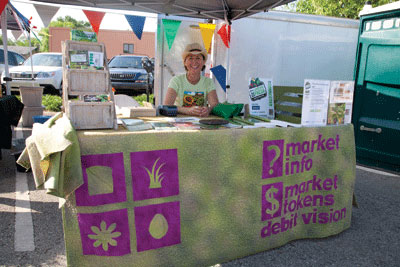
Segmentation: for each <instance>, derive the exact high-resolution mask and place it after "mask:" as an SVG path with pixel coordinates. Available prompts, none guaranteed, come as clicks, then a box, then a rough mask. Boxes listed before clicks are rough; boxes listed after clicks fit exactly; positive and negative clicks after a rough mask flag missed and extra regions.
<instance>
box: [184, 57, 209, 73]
mask: <svg viewBox="0 0 400 267" xmlns="http://www.w3.org/2000/svg"><path fill="white" fill-rule="evenodd" d="M201 56H202V57H203V60H205V58H204V56H203V55H201ZM185 60H186V58H185ZM185 60H184V61H183V66H184V67H185V71H188V69H187V68H186V66H185ZM205 68H206V64H205V62H204V65H203V67H202V68H201V71H203V70H204V69H205Z"/></svg>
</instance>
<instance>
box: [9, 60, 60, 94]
mask: <svg viewBox="0 0 400 267" xmlns="http://www.w3.org/2000/svg"><path fill="white" fill-rule="evenodd" d="M31 60H32V62H33V78H34V79H33V80H32V69H31ZM9 72H10V78H11V79H12V81H11V82H9V85H10V88H11V91H19V87H20V86H27V85H30V84H32V85H34V84H39V85H40V86H43V87H44V91H45V92H48V93H53V92H56V93H57V94H60V95H61V93H62V54H61V53H37V54H34V55H32V57H29V58H28V59H27V60H26V61H25V62H24V63H23V64H22V65H21V66H17V67H13V68H10V70H9ZM3 78H4V72H3V73H2V78H1V83H2V84H5V81H4V80H3Z"/></svg>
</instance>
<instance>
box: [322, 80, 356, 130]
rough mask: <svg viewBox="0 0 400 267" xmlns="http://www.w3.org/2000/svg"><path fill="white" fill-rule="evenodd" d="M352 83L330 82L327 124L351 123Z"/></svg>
mask: <svg viewBox="0 0 400 267" xmlns="http://www.w3.org/2000/svg"><path fill="white" fill-rule="evenodd" d="M353 94H354V81H331V87H330V96H329V109H328V124H330V125H331V124H334V125H337V124H345V123H351V112H352V106H353Z"/></svg>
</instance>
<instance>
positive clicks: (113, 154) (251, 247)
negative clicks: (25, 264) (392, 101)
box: [63, 125, 356, 266]
mask: <svg viewBox="0 0 400 267" xmlns="http://www.w3.org/2000/svg"><path fill="white" fill-rule="evenodd" d="M78 139H79V143H80V149H81V155H82V156H81V159H82V170H83V176H84V181H85V183H84V185H83V186H81V187H80V188H78V189H77V190H76V191H75V193H74V194H73V195H72V197H70V198H69V199H68V200H67V202H66V204H65V205H64V207H63V224H64V234H65V244H66V254H67V261H68V265H70V266H111V265H114V266H199V265H200V266H209V265H213V264H216V263H221V262H225V261H229V260H232V259H235V258H240V257H244V256H247V255H250V254H254V253H258V252H261V251H265V250H268V249H271V248H274V247H278V246H281V245H284V244H285V243H287V242H289V241H291V240H295V239H302V238H322V237H327V236H330V235H335V234H338V233H340V232H342V231H344V230H345V229H347V228H349V227H350V224H351V214H352V197H353V191H354V182H355V164H356V160H355V144H354V133H353V126H352V125H342V126H328V127H315V128H311V127H310V128H308V127H307V128H257V129H227V130H213V131H209V130H201V131H192V132H187V131H186V132H180V131H178V132H127V131H111V130H103V131H102V130H96V131H78Z"/></svg>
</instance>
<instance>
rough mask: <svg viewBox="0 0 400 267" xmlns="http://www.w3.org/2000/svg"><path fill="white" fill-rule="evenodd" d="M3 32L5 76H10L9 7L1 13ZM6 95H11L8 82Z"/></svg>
mask: <svg viewBox="0 0 400 267" xmlns="http://www.w3.org/2000/svg"><path fill="white" fill-rule="evenodd" d="M1 31H2V34H3V48H4V49H3V51H4V75H5V77H8V76H9V74H10V73H9V71H8V47H7V40H8V37H7V6H6V7H5V8H4V10H3V13H1ZM6 95H11V90H10V85H9V84H8V81H6Z"/></svg>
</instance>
